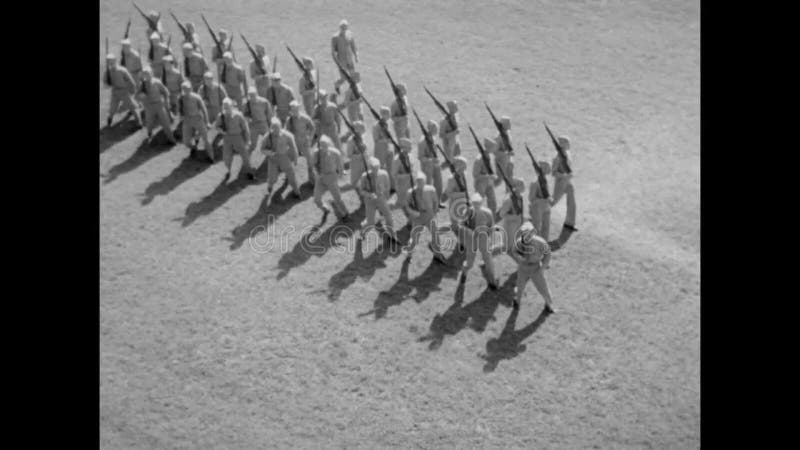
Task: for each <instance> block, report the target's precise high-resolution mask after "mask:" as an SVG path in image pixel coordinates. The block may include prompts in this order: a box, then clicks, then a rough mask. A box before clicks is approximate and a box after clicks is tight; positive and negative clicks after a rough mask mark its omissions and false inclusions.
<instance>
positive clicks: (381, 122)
mask: <svg viewBox="0 0 800 450" xmlns="http://www.w3.org/2000/svg"><path fill="white" fill-rule="evenodd" d="M361 98H362V99H363V100H364V103H365V104H366V105H367V108H369V112H370V113H371V114H372V117H373V118H374V119H375V120H377V121H378V125H380V127H381V130H382V131H383V133H384V134H385V135H386V137H387V138H388V139H389V142H391V143H392V145H393V146H394V148H395V150H397V151H398V152H400V144H398V143H397V141H396V140H394V138H393V137H392V133H390V132H389V125H388V124H387V123H386V120H384V119H383V118H382V117H381V115H380V114H378V111H376V110H375V108H373V107H372V105H371V104H370V103H369V101H367V98H366V97H364V96H363V95H362V96H361ZM401 153H402V152H401ZM401 159H402V158H401ZM406 170H410V169H408V168H406ZM409 173H411V172H409Z"/></svg>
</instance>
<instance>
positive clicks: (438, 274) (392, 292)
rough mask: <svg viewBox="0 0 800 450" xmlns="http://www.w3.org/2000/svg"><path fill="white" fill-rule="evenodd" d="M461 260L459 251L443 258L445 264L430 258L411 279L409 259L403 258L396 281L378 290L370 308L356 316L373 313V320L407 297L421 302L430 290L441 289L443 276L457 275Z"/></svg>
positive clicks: (462, 256) (462, 258)
mask: <svg viewBox="0 0 800 450" xmlns="http://www.w3.org/2000/svg"><path fill="white" fill-rule="evenodd" d="M417 257H418V256H417ZM463 260H464V254H463V253H461V252H453V253H451V254H450V256H449V257H448V258H447V259H446V260H445V262H446V264H442V263H439V262H437V261H436V260H434V259H431V262H430V264H428V267H426V268H425V271H424V272H422V273H421V274H420V275H419V276H418V277H416V278H414V279H413V280H409V279H408V268H409V265H410V264H411V260H410V259H408V258H406V259H404V260H403V265H402V266H401V268H400V278H399V279H398V280H397V282H395V284H394V285H392V287H390V288H389V290H386V291H381V292H379V293H378V297H377V298H376V299H375V301H374V302H373V308H372V310H370V311H367V312H364V313H361V314H359V315H358V317H364V316H368V315H370V314H373V315H374V316H375V320H378V319H382V318H383V317H385V316H386V313H387V312H388V311H389V308H391V307H392V306H397V305H400V304H401V303H403V302H404V301H405V300H406V299H408V298H413V299H414V300H415V301H416V302H417V303H422V302H423V301H425V300H426V299H427V298H428V297H429V296H430V294H431V292H434V291H439V290H441V288H440V286H439V285H440V284H441V281H442V279H444V278H445V277H447V278H455V277H456V276H457V275H458V272H459V270H460V268H461V263H462V262H463ZM412 292H414V294H413V295H411V294H412Z"/></svg>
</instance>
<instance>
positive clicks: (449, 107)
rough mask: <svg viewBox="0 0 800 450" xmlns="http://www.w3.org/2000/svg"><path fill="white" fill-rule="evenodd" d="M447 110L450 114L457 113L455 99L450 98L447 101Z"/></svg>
mask: <svg viewBox="0 0 800 450" xmlns="http://www.w3.org/2000/svg"><path fill="white" fill-rule="evenodd" d="M447 111H448V112H450V114H455V113H457V112H458V103H457V102H456V101H455V100H450V101H449V102H447Z"/></svg>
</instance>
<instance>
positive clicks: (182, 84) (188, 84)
mask: <svg viewBox="0 0 800 450" xmlns="http://www.w3.org/2000/svg"><path fill="white" fill-rule="evenodd" d="M181 88H182V89H191V88H192V83H189V82H188V81H184V82H183V83H181Z"/></svg>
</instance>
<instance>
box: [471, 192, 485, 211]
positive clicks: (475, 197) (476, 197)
mask: <svg viewBox="0 0 800 450" xmlns="http://www.w3.org/2000/svg"><path fill="white" fill-rule="evenodd" d="M469 201H470V202H472V206H474V207H475V208H480V206H481V203H483V196H481V194H478V193H477V192H473V193H472V196H471V197H470V198H469Z"/></svg>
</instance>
